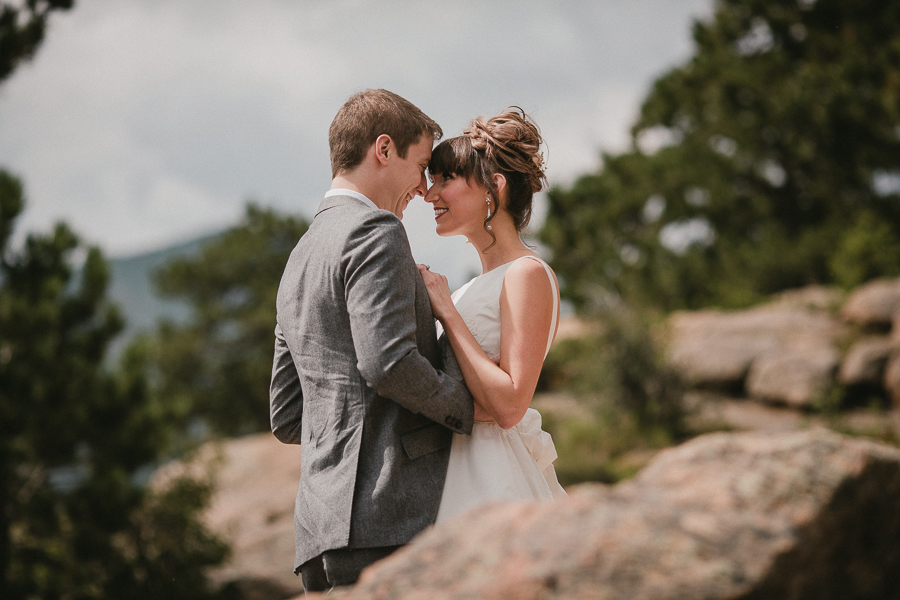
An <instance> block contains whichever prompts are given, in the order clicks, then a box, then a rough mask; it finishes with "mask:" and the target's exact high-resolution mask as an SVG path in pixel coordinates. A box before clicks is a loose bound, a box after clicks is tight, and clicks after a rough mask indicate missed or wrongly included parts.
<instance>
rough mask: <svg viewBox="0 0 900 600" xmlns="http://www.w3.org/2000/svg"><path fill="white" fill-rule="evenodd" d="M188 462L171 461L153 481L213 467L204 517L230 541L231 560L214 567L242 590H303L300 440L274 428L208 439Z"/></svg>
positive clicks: (221, 580)
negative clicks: (285, 440)
mask: <svg viewBox="0 0 900 600" xmlns="http://www.w3.org/2000/svg"><path fill="white" fill-rule="evenodd" d="M198 454H199V455H198V457H197V458H196V459H195V460H193V461H192V462H190V463H188V464H187V465H183V464H180V463H173V464H171V465H169V466H168V467H167V468H166V469H164V470H162V471H161V472H159V473H158V474H157V475H156V476H155V477H154V480H155V483H154V485H160V484H162V483H161V482H163V481H164V480H165V479H166V478H168V477H171V476H173V475H178V474H180V473H182V472H184V471H187V472H188V473H192V474H194V475H195V476H200V477H202V476H203V475H204V474H207V473H210V472H212V473H213V476H214V481H215V487H214V491H213V495H212V500H211V502H210V505H209V507H208V508H207V510H206V511H205V512H204V514H203V521H204V523H205V524H206V525H207V526H208V527H209V528H210V530H212V531H213V532H214V533H216V534H217V535H219V536H220V537H222V538H223V539H224V540H225V541H226V542H228V544H229V545H230V546H231V557H230V559H229V561H228V562H227V563H226V564H224V565H222V566H221V567H219V568H217V569H215V570H214V571H212V572H211V573H210V578H211V580H212V582H213V583H214V584H216V585H227V586H228V587H229V589H230V590H231V591H232V593H234V594H235V595H236V597H240V598H245V599H247V600H255V599H256V598H260V599H262V598H266V599H279V598H288V597H290V596H294V595H296V594H299V593H300V592H302V591H303V584H302V582H301V581H300V578H299V577H297V576H296V575H294V573H293V567H294V517H293V511H294V497H295V496H296V494H297V483H298V482H299V480H300V446H290V445H286V444H282V443H281V442H279V441H278V440H276V439H275V437H274V436H273V435H272V434H271V433H268V432H267V433H259V434H253V435H248V436H244V437H241V438H236V439H231V440H226V441H224V442H221V443H215V442H213V443H209V444H207V445H205V446H204V447H203V448H201V450H200V452H199V453H198Z"/></svg>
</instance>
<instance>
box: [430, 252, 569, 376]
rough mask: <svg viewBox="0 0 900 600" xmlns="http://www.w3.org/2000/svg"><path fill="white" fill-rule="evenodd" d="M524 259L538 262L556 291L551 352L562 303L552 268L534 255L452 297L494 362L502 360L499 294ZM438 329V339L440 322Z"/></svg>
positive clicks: (471, 283) (477, 279) (503, 267)
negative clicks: (504, 282) (512, 268)
mask: <svg viewBox="0 0 900 600" xmlns="http://www.w3.org/2000/svg"><path fill="white" fill-rule="evenodd" d="M523 259H532V260H535V261H537V262H539V263H540V264H541V265H542V266H543V267H544V269H545V270H546V272H547V276H548V277H549V278H550V287H551V290H552V292H553V318H552V321H551V323H550V336H549V338H548V340H547V349H546V351H545V353H544V354H545V355H546V352H549V350H550V344H551V343H552V342H553V335H554V333H555V332H556V320H557V313H558V306H559V304H558V297H557V291H556V280H555V279H554V278H553V275H552V272H551V271H550V267H548V266H547V264H546V263H545V262H544V261H542V260H540V259H538V258H536V257H532V256H525V257H522V258H518V259H516V260H513V261H510V262H508V263H505V264H503V265H500V266H499V267H497V268H495V269H492V270H490V271H488V272H487V273H482V274H481V275H479V276H477V277H475V278H473V279H472V280H471V281H469V282H468V283H466V284H465V285H463V286H462V287H461V288H459V289H458V290H456V292H454V294H453V304H454V305H455V306H456V310H457V311H459V314H460V316H461V317H462V318H463V321H465V323H466V327H468V328H469V331H471V332H472V335H473V336H474V337H475V340H476V341H477V342H478V345H479V346H481V349H482V350H484V352H485V354H487V355H488V358H490V359H491V360H493V361H495V362H496V361H497V360H498V359H499V358H500V293H501V292H502V290H503V280H504V278H505V277H506V271H507V270H508V269H509V267H511V266H512V265H513V263H515V262H516V261H518V260H523ZM437 329H438V336H440V335H441V334H442V333H443V331H444V330H443V328H442V327H441V324H440V323H438V324H437ZM445 340H446V338H445ZM445 347H449V344H446V346H445Z"/></svg>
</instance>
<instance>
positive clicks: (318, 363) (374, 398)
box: [270, 196, 474, 570]
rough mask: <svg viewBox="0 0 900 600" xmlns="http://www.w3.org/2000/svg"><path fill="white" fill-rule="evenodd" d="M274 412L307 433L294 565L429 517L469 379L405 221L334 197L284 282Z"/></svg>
mask: <svg viewBox="0 0 900 600" xmlns="http://www.w3.org/2000/svg"><path fill="white" fill-rule="evenodd" d="M277 308H278V318H277V325H276V328H275V360H274V364H273V367H272V385H271V389H270V411H271V421H272V431H273V433H274V434H275V436H276V437H277V438H278V439H279V440H281V441H282V442H285V443H289V444H301V445H302V446H303V449H302V451H301V453H300V456H301V458H300V462H301V467H300V469H301V476H300V485H299V488H298V490H297V500H296V504H295V507H294V529H295V535H296V548H297V553H296V557H295V565H294V566H295V570H296V569H297V568H299V566H300V565H301V564H303V563H304V562H306V561H308V560H310V559H312V558H315V557H316V556H318V555H319V554H321V553H322V552H324V551H326V550H332V549H337V548H346V547H349V548H369V547H378V546H394V545H401V544H405V543H407V542H408V541H409V540H410V539H411V538H412V537H413V536H415V535H416V534H417V533H418V532H420V531H421V530H422V529H423V528H425V527H426V526H427V525H429V524H431V523H433V522H434V520H435V517H436V516H437V510H438V505H439V503H440V498H441V491H442V489H443V483H444V478H445V476H446V471H447V463H448V460H449V455H450V441H451V439H452V432H453V431H457V432H460V433H471V430H472V422H473V414H474V407H473V401H472V397H471V395H470V394H469V392H468V390H466V388H465V386H464V385H463V383H462V382H460V381H458V380H456V379H454V378H453V377H450V376H448V375H446V374H445V373H443V372H441V371H439V370H436V367H438V366H439V364H440V360H441V359H440V351H439V348H438V345H437V341H436V339H435V337H436V336H435V327H434V316H433V315H432V312H431V305H430V303H429V302H428V294H427V292H426V290H425V285H424V283H423V281H422V277H421V276H420V275H419V272H418V270H417V269H416V265H415V263H414V261H413V258H412V254H411V253H410V249H409V241H408V240H407V237H406V231H405V230H404V229H403V225H402V224H401V223H400V220H399V219H398V218H397V217H396V216H394V215H393V214H391V213H390V212H388V211H384V210H377V209H373V208H371V207H368V206H366V205H365V204H363V203H362V202H360V201H359V200H357V199H355V198H352V197H348V196H333V197H329V198H326V199H325V200H324V201H323V202H322V204H321V205H320V206H319V211H318V212H317V213H316V216H315V218H314V219H313V222H312V224H311V225H310V227H309V230H308V231H307V232H306V234H304V235H303V237H302V238H301V239H300V241H299V243H298V244H297V247H296V248H294V251H293V252H292V253H291V257H290V259H288V263H287V266H286V267H285V270H284V275H283V276H282V279H281V285H280V286H279V288H278V300H277Z"/></svg>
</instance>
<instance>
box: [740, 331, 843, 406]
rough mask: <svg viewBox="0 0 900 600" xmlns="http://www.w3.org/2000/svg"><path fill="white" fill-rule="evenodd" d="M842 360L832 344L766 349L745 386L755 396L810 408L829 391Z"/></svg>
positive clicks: (751, 371) (757, 359)
mask: <svg viewBox="0 0 900 600" xmlns="http://www.w3.org/2000/svg"><path fill="white" fill-rule="evenodd" d="M839 363H840V355H839V354H838V351H837V350H836V349H835V348H834V347H832V346H830V345H823V346H809V347H805V348H803V347H795V348H784V349H780V350H776V351H772V352H767V353H765V354H762V355H760V356H758V357H756V359H755V360H754V361H753V363H752V364H751V365H750V372H749V373H748V374H747V381H746V382H745V388H746V390H747V393H748V394H749V395H750V396H752V397H754V398H760V399H763V400H770V401H774V402H782V403H784V404H787V405H788V406H792V407H796V408H803V407H807V406H810V405H812V404H814V402H815V400H816V399H817V398H820V397H822V396H824V394H826V393H827V392H828V389H829V387H830V386H831V383H832V381H833V380H834V372H835V370H836V369H837V367H838V364H839Z"/></svg>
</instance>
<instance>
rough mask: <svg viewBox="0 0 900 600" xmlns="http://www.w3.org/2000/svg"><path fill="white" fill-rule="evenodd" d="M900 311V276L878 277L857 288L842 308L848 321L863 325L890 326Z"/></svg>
mask: <svg viewBox="0 0 900 600" xmlns="http://www.w3.org/2000/svg"><path fill="white" fill-rule="evenodd" d="M898 312H900V278H898V279H878V280H875V281H871V282H869V283H866V284H864V285H862V286H860V287H859V288H857V289H856V290H855V291H854V292H853V293H852V294H850V297H849V298H848V299H847V302H846V303H845V304H844V306H843V307H842V308H841V315H842V316H843V317H844V318H845V319H847V320H848V321H851V322H854V323H858V324H861V325H871V326H889V325H890V324H891V321H892V319H893V317H894V316H895V315H896V314H897V313H898Z"/></svg>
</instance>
